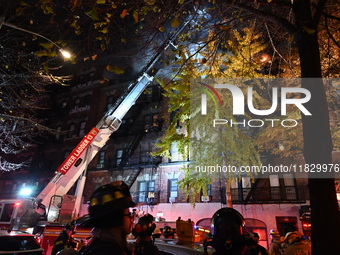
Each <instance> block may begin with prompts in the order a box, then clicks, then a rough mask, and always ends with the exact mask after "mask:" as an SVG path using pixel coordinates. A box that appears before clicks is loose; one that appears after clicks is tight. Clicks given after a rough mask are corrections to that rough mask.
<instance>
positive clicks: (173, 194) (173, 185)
mask: <svg viewBox="0 0 340 255" xmlns="http://www.w3.org/2000/svg"><path fill="white" fill-rule="evenodd" d="M177 182H178V179H170V180H169V202H174V201H173V200H175V198H177V196H178V183H177Z"/></svg>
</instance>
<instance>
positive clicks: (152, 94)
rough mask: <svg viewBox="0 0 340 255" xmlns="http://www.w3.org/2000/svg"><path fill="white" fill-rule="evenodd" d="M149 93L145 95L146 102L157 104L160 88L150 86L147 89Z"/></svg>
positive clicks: (159, 97)
mask: <svg viewBox="0 0 340 255" xmlns="http://www.w3.org/2000/svg"><path fill="white" fill-rule="evenodd" d="M148 91H149V93H147V94H146V101H147V102H148V103H150V102H157V101H159V100H160V99H161V95H162V94H161V90H160V86H152V87H149V88H148Z"/></svg>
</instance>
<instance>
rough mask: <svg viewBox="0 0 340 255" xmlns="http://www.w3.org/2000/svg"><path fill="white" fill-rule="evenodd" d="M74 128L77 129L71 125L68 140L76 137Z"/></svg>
mask: <svg viewBox="0 0 340 255" xmlns="http://www.w3.org/2000/svg"><path fill="white" fill-rule="evenodd" d="M74 128H75V125H74V124H71V125H70V126H69V129H68V135H67V137H68V138H71V137H75V134H74Z"/></svg>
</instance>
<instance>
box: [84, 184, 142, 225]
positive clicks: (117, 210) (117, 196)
mask: <svg viewBox="0 0 340 255" xmlns="http://www.w3.org/2000/svg"><path fill="white" fill-rule="evenodd" d="M135 205H136V204H135V203H134V202H133V201H132V198H131V194H130V191H129V187H128V186H127V185H126V184H125V183H124V182H122V181H116V182H112V183H110V184H106V185H103V186H101V187H99V188H98V189H96V190H95V191H94V192H93V194H92V196H91V198H90V201H89V214H90V221H91V222H92V223H94V222H105V221H107V220H108V218H110V217H109V216H110V215H112V214H115V216H117V217H118V218H119V217H120V216H122V217H123V212H124V210H125V209H127V208H129V207H133V206H135ZM115 225H117V224H115Z"/></svg>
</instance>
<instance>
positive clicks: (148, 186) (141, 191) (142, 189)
mask: <svg viewBox="0 0 340 255" xmlns="http://www.w3.org/2000/svg"><path fill="white" fill-rule="evenodd" d="M154 191H155V182H154V181H140V182H139V183H138V202H139V203H143V202H148V201H147V199H148V198H149V197H150V198H154V197H155V195H154V194H155V193H154Z"/></svg>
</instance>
